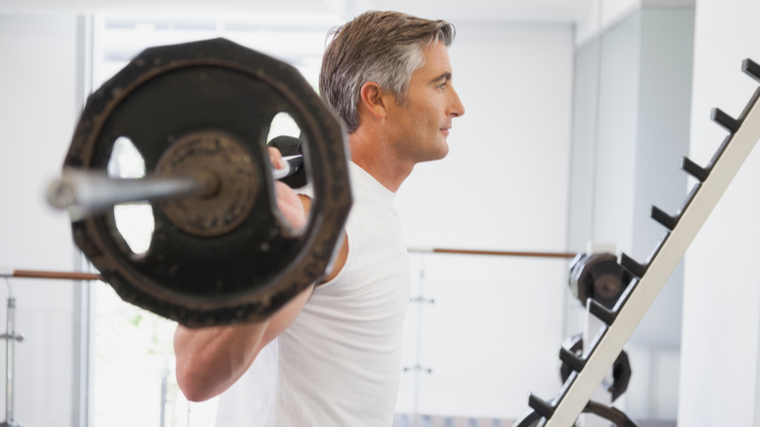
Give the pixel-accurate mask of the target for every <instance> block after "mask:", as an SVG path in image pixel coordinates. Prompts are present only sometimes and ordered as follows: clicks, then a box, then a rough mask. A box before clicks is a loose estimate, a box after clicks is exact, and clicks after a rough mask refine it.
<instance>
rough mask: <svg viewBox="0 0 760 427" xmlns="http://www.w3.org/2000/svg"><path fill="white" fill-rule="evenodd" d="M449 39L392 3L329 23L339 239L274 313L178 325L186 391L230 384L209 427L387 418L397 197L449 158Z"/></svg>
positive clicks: (283, 199)
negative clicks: (346, 180)
mask: <svg viewBox="0 0 760 427" xmlns="http://www.w3.org/2000/svg"><path fill="white" fill-rule="evenodd" d="M453 38H454V28H453V26H452V25H451V24H449V23H447V22H444V21H429V20H423V19H419V18H415V17H412V16H409V15H405V14H401V13H396V12H367V13H365V14H362V15H360V16H358V17H356V18H355V19H354V20H353V21H351V22H349V23H347V24H345V25H344V26H343V27H341V28H339V29H337V30H335V31H334V37H333V40H332V41H331V43H330V44H329V46H328V47H327V51H326V52H325V55H324V60H323V64H322V70H321V75H320V89H321V91H322V94H323V96H324V97H325V98H326V100H327V101H328V102H329V103H330V104H331V105H332V106H333V108H334V109H335V110H336V111H337V112H338V114H339V115H340V116H341V117H342V118H343V120H344V121H345V122H346V125H347V128H348V131H349V145H350V148H351V155H352V164H351V184H352V189H353V193H354V198H355V202H354V206H353V208H352V210H351V214H350V216H349V218H348V221H347V224H346V229H345V233H346V235H345V237H346V238H345V239H344V243H343V246H342V247H341V249H340V251H339V254H338V257H337V260H336V262H335V266H334V268H333V270H332V272H331V273H330V274H329V276H328V277H327V278H326V280H325V282H324V283H322V284H321V285H319V286H316V287H313V286H312V287H311V288H309V289H307V290H306V291H304V292H303V293H302V294H300V295H299V296H298V297H296V298H295V299H294V300H293V301H291V302H289V303H288V304H287V305H286V306H284V307H283V308H282V309H281V310H279V311H278V312H277V313H275V314H274V315H272V316H271V317H270V318H269V319H268V320H266V321H264V322H261V323H253V324H245V325H234V326H228V327H215V328H207V329H202V330H189V329H187V328H184V327H182V326H179V327H178V328H177V332H176V334H175V342H174V346H175V352H176V355H177V381H178V383H179V385H180V388H181V389H182V391H183V392H184V393H185V395H186V396H187V397H188V399H190V400H205V399H208V398H211V397H213V396H216V395H218V394H220V393H224V394H223V395H222V397H221V399H220V402H219V409H218V416H217V426H219V427H237V426H241V427H242V426H246V427H251V426H257V427H258V426H267V427H269V426H288V427H296V426H314V427H341V426H347V427H354V426H357V427H358V426H370V427H373V426H377V427H381V426H382V427H389V426H390V425H391V424H392V420H393V410H394V406H395V402H396V394H397V391H398V383H399V380H400V372H401V367H400V351H401V348H400V347H401V345H400V344H401V343H400V341H401V340H400V338H401V328H402V324H403V320H404V315H405V313H406V309H407V305H408V302H409V286H410V277H409V265H408V257H407V253H406V245H405V243H404V241H403V236H402V232H401V224H400V222H399V218H398V214H397V212H396V209H395V207H394V205H393V197H394V195H395V192H396V191H397V190H398V188H399V187H400V185H401V183H402V182H403V181H404V179H406V177H407V176H409V174H410V173H411V172H412V169H413V168H414V165H415V164H417V163H419V162H424V161H430V160H438V159H441V158H443V157H445V156H446V154H447V153H448V145H447V142H446V137H447V136H448V134H449V130H450V129H451V121H452V119H453V118H454V117H458V116H461V115H462V114H464V107H463V106H462V103H461V102H460V100H459V97H458V96H457V94H456V92H455V91H454V88H453V87H452V81H451V78H452V70H451V65H450V62H449V56H448V50H447V47H448V46H449V45H450V43H451V41H452V40H453ZM271 155H272V158H273V163H274V164H275V167H279V166H280V162H281V160H280V157H279V154H278V153H276V152H273V153H271ZM276 191H277V199H278V200H277V203H278V206H279V207H280V209H281V210H282V211H283V212H284V214H285V215H286V216H287V218H288V220H289V221H290V222H291V224H293V225H294V226H296V227H298V226H303V225H304V224H305V218H306V216H305V212H308V210H309V207H310V206H311V200H310V199H309V198H308V197H307V196H303V195H301V196H296V195H295V194H294V193H293V192H292V191H291V190H289V189H288V188H284V185H279V186H278V187H277V188H276Z"/></svg>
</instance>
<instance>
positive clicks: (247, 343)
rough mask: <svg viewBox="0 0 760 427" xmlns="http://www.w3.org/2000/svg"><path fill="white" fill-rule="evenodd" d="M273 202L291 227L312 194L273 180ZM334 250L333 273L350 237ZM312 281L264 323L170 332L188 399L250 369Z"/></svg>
mask: <svg viewBox="0 0 760 427" xmlns="http://www.w3.org/2000/svg"><path fill="white" fill-rule="evenodd" d="M270 154H271V155H272V163H273V164H274V165H275V167H278V166H281V164H280V163H279V162H280V161H281V158H280V157H279V152H275V153H272V152H271V151H270ZM275 191H276V193H277V194H276V197H277V206H278V208H279V209H280V212H282V214H283V215H284V216H285V218H286V219H287V220H288V221H289V222H290V223H291V224H292V225H294V227H302V226H304V225H305V223H306V216H307V215H308V212H309V210H310V209H311V199H309V198H308V197H306V196H296V195H295V193H294V192H293V191H292V190H291V189H290V188H288V187H287V186H286V185H285V184H282V183H280V182H276V183H275ZM343 241H344V243H343V245H342V247H341V249H340V251H339V253H338V256H337V259H336V260H335V265H334V267H333V271H332V272H331V273H330V275H328V276H327V278H326V280H331V279H332V278H334V277H335V276H336V275H337V274H338V272H339V271H340V270H341V269H342V268H343V265H344V264H345V262H346V257H347V255H348V241H347V239H343ZM313 288H314V286H313V285H312V286H310V287H308V288H307V289H306V290H304V291H303V292H301V294H299V295H298V296H297V297H296V298H294V299H293V300H291V301H290V302H288V303H287V304H286V305H285V306H283V307H282V308H281V309H280V310H278V311H277V312H276V313H275V314H273V315H272V316H271V317H270V318H269V319H267V320H265V321H263V322H257V323H246V324H240V325H232V326H216V327H210V328H203V329H190V328H186V327H184V326H181V325H179V326H178V327H177V331H176V332H175V334H174V353H175V355H176V374H177V383H178V384H179V387H180V389H181V390H182V392H183V393H184V394H185V397H187V399H188V400H191V401H196V402H198V401H203V400H207V399H210V398H212V397H214V396H217V395H219V394H220V393H222V392H224V391H225V390H227V389H228V388H229V387H230V386H232V384H234V383H235V382H236V381H237V380H238V379H239V378H240V377H241V376H243V374H244V373H245V372H246V371H247V370H248V368H249V367H250V366H251V364H252V363H253V361H254V360H255V359H256V356H257V355H258V354H259V352H260V351H261V350H262V349H263V348H264V347H265V346H266V345H267V344H269V343H270V342H271V341H272V340H274V339H275V338H276V337H277V336H278V335H279V334H281V333H282V332H283V331H284V330H285V329H286V328H287V327H288V326H290V324H291V323H293V321H294V320H295V318H296V317H297V316H298V314H299V313H300V312H301V310H302V309H303V307H304V305H305V304H306V301H308V299H309V296H310V295H311V292H312V290H313Z"/></svg>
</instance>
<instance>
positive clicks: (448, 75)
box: [430, 71, 451, 83]
mask: <svg viewBox="0 0 760 427" xmlns="http://www.w3.org/2000/svg"><path fill="white" fill-rule="evenodd" d="M441 80H445V81H449V80H451V72H450V71H446V72H445V73H443V74H441V75H440V76H438V77H436V78H434V79H432V80H430V83H435V82H438V81H441Z"/></svg>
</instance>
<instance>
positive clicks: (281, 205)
mask: <svg viewBox="0 0 760 427" xmlns="http://www.w3.org/2000/svg"><path fill="white" fill-rule="evenodd" d="M269 158H270V160H271V162H272V166H274V168H275V169H283V168H284V167H285V161H284V160H282V154H280V150H278V149H276V148H274V147H269ZM274 193H275V197H276V199H277V208H278V209H279V210H280V212H281V213H282V215H283V216H284V217H285V219H286V220H287V221H288V223H289V224H290V226H291V227H293V228H295V229H296V230H300V229H301V228H303V227H305V226H306V215H305V213H304V206H303V203H301V200H300V199H299V198H298V196H297V195H296V193H295V192H294V191H293V189H291V188H290V187H288V186H287V185H285V184H283V183H282V182H280V181H275V182H274Z"/></svg>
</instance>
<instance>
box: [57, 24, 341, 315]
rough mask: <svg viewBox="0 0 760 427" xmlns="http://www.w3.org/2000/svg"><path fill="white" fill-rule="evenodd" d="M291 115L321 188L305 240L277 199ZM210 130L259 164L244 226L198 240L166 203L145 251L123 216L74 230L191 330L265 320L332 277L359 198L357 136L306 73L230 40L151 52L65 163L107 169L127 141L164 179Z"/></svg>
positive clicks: (92, 103)
mask: <svg viewBox="0 0 760 427" xmlns="http://www.w3.org/2000/svg"><path fill="white" fill-rule="evenodd" d="M280 112H287V113H288V114H289V115H290V116H291V117H293V118H294V120H295V121H296V123H297V124H298V125H299V127H300V128H301V131H302V138H303V140H304V145H305V146H304V150H303V151H304V159H305V162H306V163H307V164H308V166H309V167H308V168H307V170H308V171H309V180H310V181H311V183H312V184H313V188H314V203H313V205H312V212H311V214H310V216H309V220H308V224H307V226H306V228H305V230H303V232H301V233H295V232H294V231H293V230H291V229H290V228H289V227H288V226H287V225H286V224H285V223H284V222H283V220H282V218H281V216H280V215H279V214H278V213H277V212H276V209H275V201H274V199H273V197H274V196H273V195H274V190H273V181H272V176H271V174H270V172H269V171H270V168H271V166H270V165H269V159H268V155H267V152H266V147H265V146H264V144H265V141H266V133H267V132H268V129H269V125H270V123H271V121H272V118H273V117H274V116H275V115H276V114H278V113H280ZM203 132H212V133H215V134H224V135H228V136H230V138H232V139H234V140H235V141H237V142H238V143H239V144H240V145H241V146H242V147H243V148H244V150H246V151H247V153H248V155H249V156H250V162H251V165H252V168H253V170H254V175H255V180H256V183H257V184H256V186H257V187H258V191H257V193H258V194H257V196H255V197H253V198H251V197H249V196H243V198H245V199H246V200H248V201H249V202H250V201H251V200H253V201H252V202H251V203H252V205H251V207H250V210H249V213H248V215H242V214H241V215H238V216H237V217H236V219H235V222H236V224H235V226H234V227H232V228H230V229H229V230H226V232H222V233H219V230H221V229H222V228H216V229H215V230H216V231H215V232H214V233H211V234H212V235H199V234H202V233H194V232H188V230H187V229H183V227H181V226H178V224H181V223H183V222H186V221H184V220H182V219H180V220H178V219H177V217H175V216H173V214H170V213H167V211H171V209H166V208H161V207H160V206H159V205H158V204H157V203H154V204H153V216H154V219H155V231H154V233H153V237H152V241H151V244H150V248H149V249H148V251H147V252H146V253H145V254H140V255H136V254H134V253H132V252H131V250H130V249H129V246H128V245H127V244H126V242H125V241H124V239H123V237H122V236H121V235H120V233H119V231H118V229H117V228H116V225H115V218H114V214H113V209H110V210H108V211H106V212H105V213H104V214H101V215H97V216H94V217H91V218H87V219H84V220H81V221H76V222H73V223H72V228H73V234H74V239H75V241H76V243H77V245H78V246H79V247H80V248H81V249H82V251H83V252H84V253H85V255H86V256H87V257H88V258H89V260H90V261H91V262H92V263H93V264H94V265H95V266H96V267H97V268H98V270H99V271H100V272H101V274H102V275H103V277H104V278H105V279H106V281H107V282H108V283H109V284H110V285H111V286H112V287H113V288H114V289H115V290H116V292H117V293H118V294H119V295H120V296H121V298H122V299H124V300H125V301H128V302H131V303H133V304H135V305H138V306H140V307H142V308H145V309H147V310H150V311H152V312H154V313H157V314H159V315H162V316H165V317H167V318H170V319H173V320H176V321H178V322H179V323H182V324H184V325H187V326H190V327H199V326H207V325H224V324H231V323H236V322H241V321H252V320H261V319H264V318H266V317H267V316H269V315H270V314H271V313H273V312H274V311H276V310H277V309H278V308H280V307H281V306H282V305H284V304H285V303H286V302H287V301H288V300H290V299H291V298H292V297H294V296H295V295H297V294H298V293H299V292H300V291H301V290H303V289H305V288H306V287H307V286H309V285H310V284H311V283H312V282H314V281H315V280H318V279H319V277H321V276H322V275H323V274H324V272H325V269H326V268H327V266H328V265H329V261H330V260H331V258H332V256H333V253H334V252H335V248H336V243H337V242H338V239H339V237H340V235H341V232H342V230H343V227H344V225H345V221H346V218H347V216H348V212H349V209H350V206H351V202H352V196H351V189H350V185H349V181H348V154H347V153H348V149H347V142H346V133H345V129H344V127H343V125H342V123H341V122H340V120H339V119H338V118H337V116H336V115H335V113H333V112H332V110H331V109H330V108H328V107H327V106H326V105H325V104H324V102H323V101H322V100H321V99H320V98H319V96H318V95H317V94H316V93H315V92H314V90H313V89H312V88H311V86H310V85H309V84H308V83H307V82H306V81H305V80H304V79H303V77H302V76H301V75H300V73H299V72H298V71H297V70H296V69H295V68H293V67H291V66H290V65H287V64H284V63H282V62H280V61H277V60H275V59H273V58H270V57H267V56H265V55H263V54H260V53H258V52H255V51H252V50H250V49H247V48H245V47H242V46H239V45H237V44H235V43H232V42H230V41H228V40H224V39H215V40H207V41H202V42H194V43H186V44H181V45H174V46H163V47H157V48H151V49H147V50H146V51H144V52H142V53H141V54H140V55H138V56H137V57H136V58H135V59H134V60H132V61H131V62H130V63H129V64H128V65H127V66H126V67H125V68H124V69H122V70H121V71H120V72H119V73H118V74H116V75H115V76H114V77H113V78H112V79H111V80H109V81H108V82H106V83H105V84H103V86H102V87H101V88H99V89H98V90H97V91H96V92H94V93H93V94H92V95H91V96H90V97H89V98H88V100H87V104H86V106H85V109H84V112H83V114H82V116H81V118H80V120H79V123H78V125H77V127H76V131H75V133H74V137H73V140H72V143H71V147H70V149H69V152H68V154H67V156H66V160H65V163H64V167H73V168H80V169H85V170H88V169H89V170H102V171H105V169H106V165H107V163H108V160H109V159H110V156H111V151H112V149H113V144H114V141H115V140H116V139H117V138H118V137H120V136H126V137H128V138H129V139H130V140H131V141H132V143H133V144H134V146H135V147H136V148H137V150H138V151H139V152H140V154H141V155H142V157H143V159H144V161H145V166H146V172H148V173H151V172H155V171H156V170H157V166H158V162H159V159H161V158H162V156H164V154H165V152H166V150H167V149H170V147H172V146H173V144H176V143H177V142H181V141H183V140H184V139H187V138H191V136H192V135H195V136H197V135H199V134H201V133H203ZM242 175H246V173H243V174H242ZM242 175H241V176H242ZM221 181H222V186H223V185H224V183H223V181H224V179H222V180H221ZM243 188H245V187H243ZM245 191H246V190H245V189H244V190H243V192H244V193H245ZM227 201H229V200H227ZM247 209H248V208H245V209H241V212H243V211H245V210H247ZM183 215H184V216H185V217H186V218H190V217H191V216H192V215H191V213H185V214H183ZM181 216H182V215H180V217H181ZM240 218H242V220H241V219H240ZM185 228H186V227H185ZM211 228H212V229H213V228H214V227H211Z"/></svg>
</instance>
